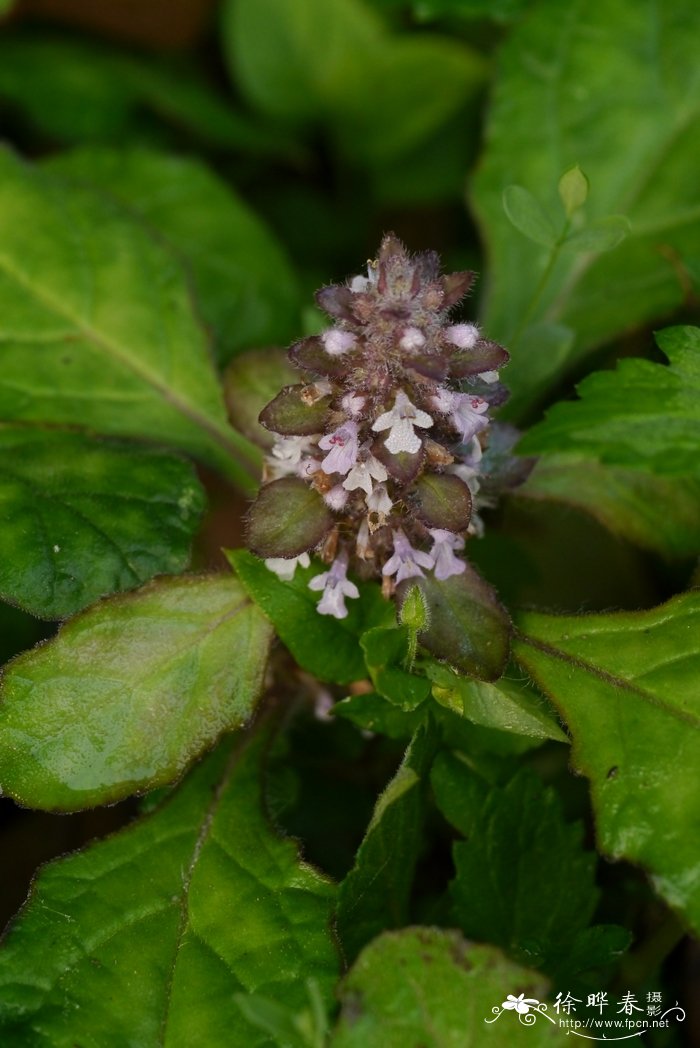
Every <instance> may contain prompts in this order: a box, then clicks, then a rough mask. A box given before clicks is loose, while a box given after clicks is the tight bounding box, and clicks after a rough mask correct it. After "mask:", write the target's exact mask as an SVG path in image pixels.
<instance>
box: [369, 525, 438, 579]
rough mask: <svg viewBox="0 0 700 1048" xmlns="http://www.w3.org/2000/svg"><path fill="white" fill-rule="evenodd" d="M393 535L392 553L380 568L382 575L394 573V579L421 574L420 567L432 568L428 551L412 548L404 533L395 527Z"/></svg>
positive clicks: (431, 560)
mask: <svg viewBox="0 0 700 1048" xmlns="http://www.w3.org/2000/svg"><path fill="white" fill-rule="evenodd" d="M393 535H394V555H393V556H392V557H389V560H388V561H387V562H386V564H385V565H384V567H383V568H382V575H396V581H397V583H398V582H402V581H403V580H404V579H411V578H414V577H415V576H416V575H421V576H422V575H423V572H422V571H421V568H432V567H433V564H434V561H433V558H432V557H431V556H430V554H429V553H423V551H422V550H419V549H414V548H413V546H412V545H411V543H410V542H409V541H408V539H407V538H406V535H405V534H404V532H403V531H402V530H401V528H397V529H396V531H394V533H393Z"/></svg>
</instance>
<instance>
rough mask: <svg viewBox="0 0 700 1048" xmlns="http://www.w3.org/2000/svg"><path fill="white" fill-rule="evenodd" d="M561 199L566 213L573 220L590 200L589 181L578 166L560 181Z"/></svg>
mask: <svg viewBox="0 0 700 1048" xmlns="http://www.w3.org/2000/svg"><path fill="white" fill-rule="evenodd" d="M557 188H558V190H559V198H560V200H561V202H562V204H563V205H564V213H565V214H566V217H567V218H571V216H572V215H574V214H575V213H576V212H577V211H578V210H579V208H582V207H583V205H584V204H585V203H586V200H587V199H588V190H589V188H590V186H589V183H588V179H587V178H586V176H585V175H584V173H583V171H582V170H581V168H580V167H579V166H578V164H574V166H573V167H570V168H569V170H568V171H565V172H564V174H563V175H562V176H561V178H560V179H559V185H558V187H557Z"/></svg>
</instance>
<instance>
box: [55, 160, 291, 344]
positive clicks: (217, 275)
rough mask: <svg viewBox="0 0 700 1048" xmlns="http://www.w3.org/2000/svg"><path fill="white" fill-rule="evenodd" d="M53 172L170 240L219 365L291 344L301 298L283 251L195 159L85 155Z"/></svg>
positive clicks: (62, 162) (61, 162)
mask: <svg viewBox="0 0 700 1048" xmlns="http://www.w3.org/2000/svg"><path fill="white" fill-rule="evenodd" d="M48 167H49V169H50V170H52V171H56V172H58V173H59V174H63V175H65V176H67V177H69V178H71V179H74V180H77V181H79V182H80V181H82V182H87V183H90V184H91V185H94V186H95V187H96V188H98V189H100V190H103V191H105V192H108V193H109V194H110V195H111V196H113V197H115V198H116V199H117V200H118V201H119V203H121V204H123V205H125V206H126V207H127V208H128V209H129V210H130V211H131V212H132V213H133V214H134V215H136V216H137V217H138V218H139V219H141V220H142V221H144V222H145V223H147V224H148V226H149V227H152V228H153V229H155V230H157V232H158V233H160V234H162V236H163V237H164V239H165V240H166V241H167V242H168V243H169V244H170V246H171V247H172V248H173V249H174V251H175V252H176V254H177V255H178V256H179V257H180V258H181V259H182V260H183V262H184V263H185V264H186V266H187V268H188V269H189V271H190V273H191V275H192V278H193V289H194V295H195V298H196V300H197V304H198V307H199V309H200V310H201V314H202V317H203V319H204V321H205V323H206V324H207V326H208V328H209V329H210V331H211V333H212V336H213V338H214V344H215V347H216V351H217V356H218V358H219V360H221V361H226V360H228V359H229V358H230V357H231V355H232V354H233V353H235V352H237V351H238V350H240V349H245V348H249V347H252V346H259V345H268V344H270V343H272V344H274V343H276V342H278V343H282V344H283V343H285V342H288V341H289V340H290V339H291V338H292V337H293V336H294V334H295V333H296V331H297V330H298V327H299V293H298V289H297V285H296V280H295V278H294V274H293V273H292V270H291V267H290V264H289V262H288V260H287V258H286V257H285V255H284V252H283V251H282V249H281V247H280V246H279V245H278V243H277V241H276V240H275V239H274V237H273V236H272V234H271V233H270V232H269V231H268V230H267V229H266V227H265V226H264V225H263V223H262V222H261V220H260V219H259V218H258V217H257V216H256V215H255V214H254V213H253V212H252V211H251V210H250V209H249V208H248V206H247V205H246V204H245V203H244V202H243V201H242V200H241V199H240V198H239V197H238V196H237V195H236V193H235V192H234V190H233V189H232V188H231V187H230V186H229V185H226V184H225V183H224V182H223V181H221V179H219V178H217V176H216V175H215V174H214V173H213V172H212V171H210V170H209V169H208V168H207V167H206V165H205V164H203V163H201V162H200V161H198V160H195V159H192V158H184V157H175V156H168V155H166V154H164V153H158V152H155V151H154V150H148V149H134V148H132V149H125V150H117V149H105V148H102V149H100V148H92V149H79V150H75V151H74V152H71V153H63V154H62V155H60V156H59V157H55V158H52V159H51V160H50V161H49V163H48Z"/></svg>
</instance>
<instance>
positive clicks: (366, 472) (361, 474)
mask: <svg viewBox="0 0 700 1048" xmlns="http://www.w3.org/2000/svg"><path fill="white" fill-rule="evenodd" d="M388 476H389V474H388V473H387V471H386V470H385V468H384V466H383V465H382V464H381V462H380V461H379V459H376V458H375V457H374V455H368V456H367V458H366V459H363V460H362V461H360V462H356V463H355V465H354V466H353V467H352V469H351V470H350V472H349V473H348V475H347V477H346V478H345V480H344V481H343V487H344V488H345V490H346V491H356V490H357V488H362V490H363V491H364V493H365V495H371V494H372V480H379V481H384V480H386V479H387V477H388Z"/></svg>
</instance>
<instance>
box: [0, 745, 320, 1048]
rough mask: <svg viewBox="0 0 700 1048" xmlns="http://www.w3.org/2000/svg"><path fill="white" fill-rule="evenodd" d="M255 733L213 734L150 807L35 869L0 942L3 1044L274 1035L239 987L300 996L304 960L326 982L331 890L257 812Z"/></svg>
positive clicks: (246, 1044)
mask: <svg viewBox="0 0 700 1048" xmlns="http://www.w3.org/2000/svg"><path fill="white" fill-rule="evenodd" d="M265 743H266V737H265V734H262V735H259V736H258V737H257V738H252V739H251V738H246V737H245V736H244V737H243V738H242V739H239V740H238V742H237V744H236V745H234V746H231V744H227V745H225V746H223V747H221V748H220V749H219V750H218V751H217V753H216V754H214V755H213V756H212V757H210V758H209V759H208V760H207V761H206V762H205V763H204V764H202V765H201V766H200V767H198V768H197V769H196V770H195V771H194V772H193V773H192V775H191V776H190V777H189V778H188V779H187V780H186V782H185V783H183V785H182V786H181V787H180V788H179V789H178V790H177V791H175V792H174V793H172V794H171V796H170V797H169V799H167V800H166V801H165V803H164V804H163V805H162V806H161V807H160V808H159V809H158V810H157V811H156V812H154V813H153V814H152V815H150V816H148V817H146V818H144V819H142V820H141V821H140V822H138V823H137V824H135V825H132V826H130V827H128V828H127V829H125V830H122V831H121V832H120V833H118V834H117V835H116V836H114V837H111V838H110V839H109V840H106V841H103V842H100V843H98V844H93V845H91V846H90V847H88V848H87V849H85V850H84V851H83V852H81V853H78V854H77V855H73V856H71V857H69V858H67V859H60V860H58V861H57V862H54V863H52V864H51V865H50V866H47V867H45V868H44V870H42V872H41V873H40V875H39V877H38V879H37V881H36V882H35V884H34V887H33V889H32V894H31V895H30V898H29V901H28V903H27V904H26V906H25V908H24V910H23V911H22V913H21V914H20V916H19V918H18V919H17V921H16V923H15V924H14V926H13V927H12V928H11V930H10V932H9V933H8V935H7V937H6V939H5V940H4V943H3V946H2V948H1V949H0V1037H1V1039H2V1041H3V1043H4V1044H7V1045H10V1044H13V1045H25V1044H26V1045H30V1044H31V1045H32V1046H37V1048H38V1046H39V1045H41V1046H46V1048H48V1046H49V1045H50V1046H51V1048H73V1046H74V1045H76V1044H78V1043H79V1044H80V1045H81V1046H82V1048H104V1046H105V1044H114V1045H117V1044H119V1045H126V1044H132V1045H138V1046H139V1048H151V1046H152V1048H156V1046H157V1045H159V1046H167V1048H194V1046H202V1048H204V1046H207V1048H208V1046H210V1045H212V1046H213V1045H217V1044H222V1045H223V1044H226V1045H227V1046H230V1048H238V1046H240V1048H272V1044H273V1043H274V1042H272V1041H270V1039H269V1038H268V1037H266V1036H265V1035H264V1034H262V1033H261V1031H260V1030H259V1029H257V1028H256V1027H254V1026H253V1025H251V1024H250V1022H249V1021H248V1019H247V1018H246V1017H245V1015H244V1013H243V1011H242V1010H241V1009H240V1008H239V1007H238V1005H237V1003H236V994H238V993H243V994H246V995H247V994H258V993H260V994H262V995H265V994H267V995H269V996H271V997H274V998H275V1000H276V1001H278V1002H279V1003H280V1004H283V1005H286V1006H288V1007H289V1008H291V1009H293V1010H296V1009H301V1008H303V1007H304V1005H305V1003H306V991H305V987H304V983H303V980H302V979H300V977H299V973H300V972H304V973H305V974H306V975H307V976H311V977H313V978H314V979H316V980H317V982H318V984H319V987H320V988H321V990H322V992H323V994H324V996H328V995H330V992H331V988H332V985H333V983H334V981H335V978H336V973H337V969H338V959H337V955H336V950H335V947H334V944H333V941H332V936H331V932H330V927H329V921H330V908H331V905H332V901H333V894H334V893H333V889H332V886H331V885H330V884H329V883H328V882H327V881H326V880H324V879H323V878H322V877H321V876H320V875H319V874H318V873H316V872H315V871H314V870H312V869H311V868H310V867H308V866H306V865H304V864H303V863H302V862H300V860H299V856H298V853H297V848H296V845H295V844H294V843H293V842H292V841H290V840H288V839H286V840H282V839H280V838H278V837H277V836H276V835H275V834H274V833H273V832H272V831H271V829H270V826H269V824H268V823H267V821H266V818H265V816H264V815H263V810H262V805H263V797H262V789H261V785H262V784H261V766H260V761H261V753H262V752H263V751H264V747H265ZM127 1001H128V1007H125V1002H127Z"/></svg>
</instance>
